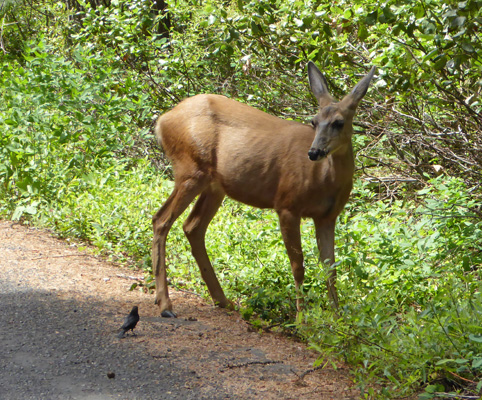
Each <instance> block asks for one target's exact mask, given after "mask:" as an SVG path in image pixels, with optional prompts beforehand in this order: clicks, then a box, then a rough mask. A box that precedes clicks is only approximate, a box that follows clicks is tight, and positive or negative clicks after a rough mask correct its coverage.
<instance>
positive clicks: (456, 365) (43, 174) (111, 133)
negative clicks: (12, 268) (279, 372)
mask: <svg viewBox="0 0 482 400" xmlns="http://www.w3.org/2000/svg"><path fill="white" fill-rule="evenodd" d="M106 52H107V53H106ZM23 54H24V57H23V59H22V60H14V59H12V60H10V62H8V63H2V65H1V72H2V74H1V77H0V93H1V95H2V102H1V103H0V124H1V127H2V135H1V136H0V179H1V181H0V215H2V217H4V218H12V219H15V220H23V221H24V222H26V223H32V224H38V225H42V226H48V227H52V228H54V229H55V230H56V232H57V233H58V234H59V235H62V236H64V237H75V238H78V239H81V240H84V241H87V242H89V243H91V244H93V245H95V246H96V247H97V248H99V249H100V251H103V252H105V253H106V254H111V255H113V256H115V257H116V258H117V259H120V260H122V259H125V260H135V263H136V266H137V267H139V268H142V269H143V270H144V271H145V272H146V275H147V276H149V274H150V273H151V272H152V271H151V264H150V242H151V216H152V214H153V213H154V212H155V211H156V210H157V209H158V208H159V207H160V206H161V205H162V203H163V201H165V199H166V198H167V196H169V194H170V191H171V190H172V187H173V183H172V182H171V181H170V180H169V179H167V176H165V175H163V174H162V173H160V172H159V171H158V170H157V169H156V168H155V167H154V166H153V164H152V162H151V158H150V157H149V156H148V154H149V152H150V151H151V150H149V149H150V146H151V141H152V139H153V138H152V134H151V132H150V124H151V118H152V114H153V113H154V112H157V110H156V106H157V105H156V104H155V103H154V102H153V100H152V98H151V97H150V96H148V95H147V94H146V93H147V92H148V91H147V88H145V87H142V86H140V87H139V84H138V81H137V80H136V73H135V72H133V71H130V70H123V69H121V68H120V66H119V64H118V59H117V57H118V55H117V53H116V52H115V51H112V53H111V54H110V55H109V53H108V49H104V50H103V52H102V54H101V53H100V52H96V51H93V50H92V48H90V47H89V46H84V45H78V46H76V47H75V48H73V49H72V51H71V54H70V55H69V56H67V55H60V54H57V53H56V51H55V49H54V48H52V47H50V46H49V45H48V44H46V42H45V41H44V40H39V41H36V42H31V43H29V44H28V46H27V47H26V48H25V49H24V53H23ZM471 191H472V188H470V187H467V186H466V184H465V183H464V182H463V180H461V179H458V178H456V177H452V176H449V175H447V174H445V175H444V174H442V175H441V176H440V177H438V178H435V179H432V180H430V181H429V182H428V183H427V184H426V185H425V186H424V188H422V189H420V190H418V191H416V192H413V193H411V195H407V196H399V197H398V199H395V200H394V199H391V200H383V199H379V198H378V197H377V195H376V194H375V193H374V192H373V190H372V189H371V188H370V187H369V186H368V185H366V184H364V183H363V181H362V180H360V179H357V180H356V182H355V188H354V192H353V195H352V198H351V200H350V202H349V204H348V206H347V208H346V210H345V211H344V213H343V214H342V215H341V216H340V218H339V223H338V225H337V231H336V252H337V258H338V260H339V264H338V265H337V269H338V275H339V279H338V288H339V293H340V299H341V303H342V304H341V309H340V310H339V312H337V313H335V312H333V310H331V309H330V308H329V307H328V304H327V299H326V293H325V284H324V280H325V271H324V270H323V268H322V267H321V266H320V264H319V262H318V253H317V249H316V244H315V240H314V228H313V224H312V223H311V221H303V224H302V235H303V247H304V250H305V251H304V253H305V265H306V282H305V284H304V287H303V291H304V295H305V299H306V310H305V311H304V312H303V313H301V314H299V315H298V317H296V311H295V293H294V284H293V279H292V277H291V273H290V268H289V265H288V260H287V256H286V254H285V249H284V246H283V243H282V240H281V235H280V232H279V227H278V222H277V218H276V215H275V213H274V212H272V211H266V210H257V209H252V208H250V207H247V206H244V205H240V204H238V203H235V202H232V201H231V200H228V199H227V200H225V202H224V205H223V207H222V208H221V210H220V211H219V213H218V215H217V216H216V217H215V219H214V220H213V222H212V224H211V225H210V227H209V230H208V233H207V238H208V239H207V246H208V252H209V254H210V256H211V259H212V261H213V264H214V265H215V269H216V272H217V275H218V277H219V279H220V281H221V284H222V286H223V287H224V288H225V290H226V293H227V295H228V296H229V297H230V298H232V299H233V300H235V301H237V303H238V304H239V306H240V309H241V313H242V315H243V316H244V317H245V318H249V319H251V320H256V319H262V320H264V321H267V322H268V323H270V324H289V325H290V326H294V327H295V328H296V330H297V332H298V334H299V335H300V337H302V338H303V339H304V340H305V341H306V342H307V343H309V345H310V346H311V347H312V348H314V349H316V350H318V351H319V352H320V359H319V363H320V365H322V364H323V363H324V362H325V361H326V359H327V357H329V356H332V355H334V356H336V357H338V358H341V359H344V360H345V361H346V362H348V363H350V364H351V365H352V368H353V371H354V377H355V379H356V382H357V383H358V385H359V386H360V388H361V390H362V394H363V396H365V397H380V398H383V397H386V398H390V397H395V396H403V395H408V394H410V393H412V392H414V391H417V390H420V388H425V391H424V393H423V396H424V397H425V398H431V397H433V398H435V397H436V396H437V394H436V393H438V392H454V393H455V392H456V391H458V390H459V391H460V390H464V391H466V392H467V391H469V392H471V393H473V394H476V393H479V392H480V388H481V383H480V382H481V381H480V377H481V376H482V371H481V368H482V328H481V325H480V320H481V312H482V303H481V293H480V289H481V284H480V272H479V268H480V267H481V265H482V252H481V249H482V222H481V218H480V212H481V209H482V202H481V201H480V200H477V197H475V196H473V195H472V192H471ZM187 212H188V211H187ZM184 218H185V215H184V216H182V217H181V218H180V219H179V220H178V221H177V222H176V224H175V226H174V227H173V229H172V231H171V233H170V236H169V238H168V248H169V252H168V253H169V260H168V262H169V276H170V278H171V280H172V283H173V284H175V285H177V286H183V287H188V288H189V289H190V290H196V291H198V292H200V293H203V294H204V295H205V296H206V295H207V294H206V290H205V286H204V284H203V282H202V280H201V278H200V274H199V272H198V271H197V267H196V265H195V263H194V261H193V259H192V257H191V255H190V251H189V246H188V242H187V240H186V239H185V238H184V235H183V233H182V228H181V223H182V221H183V219H184ZM148 281H149V282H148V283H147V284H146V287H147V288H152V285H153V282H152V281H151V278H148ZM143 289H145V287H144V288H143ZM373 383H376V384H377V385H375V386H374V385H373ZM373 387H377V389H376V390H375V389H373Z"/></svg>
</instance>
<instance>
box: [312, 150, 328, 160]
mask: <svg viewBox="0 0 482 400" xmlns="http://www.w3.org/2000/svg"><path fill="white" fill-rule="evenodd" d="M327 155H328V152H327V151H325V150H321V149H315V148H313V147H312V148H311V149H310V151H308V157H309V158H310V160H311V161H318V160H321V159H322V158H325V157H326V156H327Z"/></svg>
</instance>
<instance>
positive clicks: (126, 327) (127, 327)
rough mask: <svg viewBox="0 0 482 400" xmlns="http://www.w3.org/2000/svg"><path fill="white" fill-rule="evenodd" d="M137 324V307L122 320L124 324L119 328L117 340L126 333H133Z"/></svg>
mask: <svg viewBox="0 0 482 400" xmlns="http://www.w3.org/2000/svg"><path fill="white" fill-rule="evenodd" d="M138 322H139V308H138V307H137V306H134V307H132V310H131V312H130V313H129V315H128V316H127V317H126V319H125V320H124V323H123V324H122V326H121V327H120V332H119V334H118V335H117V337H119V338H123V337H124V335H125V333H126V332H127V331H132V334H133V335H135V333H134V328H135V327H136V325H137V323H138Z"/></svg>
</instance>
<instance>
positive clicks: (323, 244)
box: [315, 219, 338, 308]
mask: <svg viewBox="0 0 482 400" xmlns="http://www.w3.org/2000/svg"><path fill="white" fill-rule="evenodd" d="M335 222H336V220H317V219H315V229H316V243H317V245H318V250H319V252H320V261H321V262H322V263H324V264H325V265H326V266H327V267H328V278H327V281H326V288H327V290H328V298H329V299H330V301H331V304H332V306H333V308H338V292H337V290H336V266H335Z"/></svg>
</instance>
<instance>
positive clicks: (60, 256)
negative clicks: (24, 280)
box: [31, 254, 92, 261]
mask: <svg viewBox="0 0 482 400" xmlns="http://www.w3.org/2000/svg"><path fill="white" fill-rule="evenodd" d="M64 257H92V254H62V255H59V256H51V255H47V256H41V257H35V258H32V259H31V260H32V261H33V260H41V259H43V258H64Z"/></svg>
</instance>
